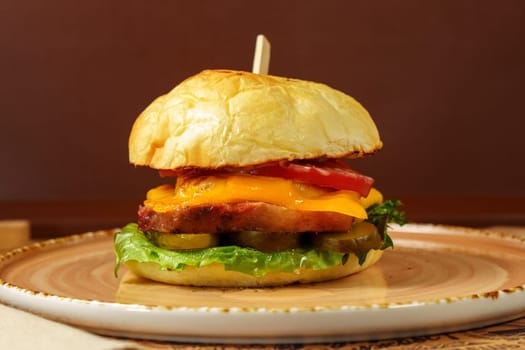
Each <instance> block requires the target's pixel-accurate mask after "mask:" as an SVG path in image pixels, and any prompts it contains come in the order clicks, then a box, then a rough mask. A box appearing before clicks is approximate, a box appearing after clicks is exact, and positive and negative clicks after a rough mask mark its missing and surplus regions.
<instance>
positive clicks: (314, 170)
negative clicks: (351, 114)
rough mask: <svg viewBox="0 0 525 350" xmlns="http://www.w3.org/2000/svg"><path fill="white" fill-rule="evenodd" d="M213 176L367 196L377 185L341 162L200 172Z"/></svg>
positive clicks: (166, 173) (172, 173)
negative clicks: (275, 179) (276, 180)
mask: <svg viewBox="0 0 525 350" xmlns="http://www.w3.org/2000/svg"><path fill="white" fill-rule="evenodd" d="M198 173H199V174H200V175H202V174H204V173H206V174H208V175H213V174H217V173H223V174H228V173H229V174H251V175H259V176H269V177H280V178H284V179H290V180H294V181H297V182H302V183H307V184H311V185H317V186H321V187H329V188H334V189H337V190H349V191H354V192H357V193H359V194H360V195H361V196H363V197H366V196H367V195H368V193H369V192H370V189H371V188H372V185H373V184H374V179H372V178H371V177H368V176H365V175H362V174H360V173H358V172H357V171H355V170H353V169H352V168H350V167H349V166H348V165H346V163H344V162H343V161H341V160H337V159H329V160H323V161H312V162H311V163H306V162H301V163H277V162H273V163H268V165H261V166H257V167H253V168H225V169H222V170H208V171H200V172H198ZM159 174H160V176H162V177H167V176H177V175H180V173H178V172H176V171H173V170H159Z"/></svg>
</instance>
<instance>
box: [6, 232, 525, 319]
mask: <svg viewBox="0 0 525 350" xmlns="http://www.w3.org/2000/svg"><path fill="white" fill-rule="evenodd" d="M119 230H120V228H111V229H105V230H95V231H88V232H84V233H78V234H72V235H68V236H62V237H57V238H51V239H47V240H43V241H39V242H33V243H30V244H26V245H24V246H21V247H18V248H14V249H11V250H9V251H6V252H3V253H0V272H1V271H2V268H3V267H4V266H5V265H6V264H8V263H9V261H10V260H15V259H16V258H17V257H18V256H20V255H21V254H27V253H30V252H31V251H36V250H45V249H53V248H56V247H57V248H60V247H61V246H67V245H69V244H81V243H82V242H84V241H87V240H93V239H103V238H109V237H110V236H111V235H114V234H115V233H116V232H118V231H119ZM433 230H439V231H440V232H432V231H433ZM389 231H394V232H399V233H411V234H422V235H426V234H438V235H439V234H453V233H454V234H458V233H460V234H465V235H478V236H485V237H490V238H497V239H505V240H511V241H518V242H520V243H521V244H524V245H525V237H523V236H519V235H516V234H506V233H502V232H499V231H496V230H490V229H479V228H473V227H463V226H454V225H445V224H427V223H408V224H405V225H402V226H401V225H398V224H392V225H389ZM415 231H417V232H415ZM1 289H4V290H5V289H11V290H14V291H17V292H18V293H23V294H29V295H33V296H42V297H53V298H55V299H59V300H61V301H63V302H67V303H77V304H79V303H82V304H98V305H105V306H111V307H123V308H124V309H126V307H128V306H133V308H134V309H137V308H143V309H144V310H164V311H170V312H172V311H187V310H192V311H194V312H215V311H217V310H219V311H224V310H225V309H227V310H228V312H238V313H246V312H248V313H250V312H252V313H253V312H271V313H278V312H282V313H289V312H290V311H293V312H307V313H309V312H312V311H317V312H318V311H345V312H346V311H348V310H368V309H376V308H381V309H383V308H386V309H388V308H398V307H414V306H419V305H421V304H425V305H432V304H441V303H443V302H446V303H454V302H459V301H463V300H472V299H497V298H500V297H502V296H503V295H506V294H512V293H516V292H523V293H524V294H525V283H524V284H521V285H518V286H514V287H511V288H505V289H498V290H494V291H488V292H483V293H473V294H465V295H462V296H454V297H447V298H441V299H428V300H426V299H421V300H412V301H406V302H389V303H381V304H378V303H371V304H363V305H340V306H333V307H332V306H313V307H304V308H301V307H290V308H278V307H275V308H273V307H254V308H247V307H213V306H212V307H207V306H201V307H191V306H168V305H146V304H128V303H119V302H117V301H101V300H96V299H82V298H74V297H67V296H59V295H54V294H49V293H46V292H42V291H38V290H31V289H27V288H23V287H20V286H17V285H14V284H12V283H9V282H7V281H5V280H3V279H2V277H1V276H0V290H1ZM1 297H2V295H1V294H0V301H1V300H2V298H1Z"/></svg>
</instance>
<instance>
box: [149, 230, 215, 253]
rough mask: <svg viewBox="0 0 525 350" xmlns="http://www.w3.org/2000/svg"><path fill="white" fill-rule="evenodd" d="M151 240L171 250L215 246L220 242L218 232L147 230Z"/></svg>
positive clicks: (158, 245)
mask: <svg viewBox="0 0 525 350" xmlns="http://www.w3.org/2000/svg"><path fill="white" fill-rule="evenodd" d="M146 235H147V236H148V238H149V240H150V241H151V242H152V243H153V244H155V245H156V246H157V247H160V248H164V249H169V250H189V249H202V248H209V247H214V246H216V245H217V244H218V243H219V237H218V235H216V234H209V233H162V232H156V231H150V232H147V233H146Z"/></svg>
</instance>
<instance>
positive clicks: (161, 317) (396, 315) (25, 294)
mask: <svg viewBox="0 0 525 350" xmlns="http://www.w3.org/2000/svg"><path fill="white" fill-rule="evenodd" d="M437 229H439V230H440V231H441V232H443V233H449V234H450V233H454V234H477V235H488V236H492V237H497V238H501V239H508V240H513V241H516V243H518V244H524V243H525V239H523V238H520V237H515V236H511V235H506V234H501V233H498V232H494V231H485V230H477V229H472V228H464V227H456V226H444V225H428V224H409V225H405V226H403V227H398V226H396V227H394V228H393V230H394V231H397V232H408V233H418V234H426V233H435V232H436V230H437ZM114 232H115V230H104V231H96V232H89V233H85V234H80V235H73V236H68V237H63V238H58V239H52V240H47V241H43V242H39V243H35V244H31V245H28V246H25V247H21V248H18V249H14V250H12V251H9V252H6V253H4V254H1V255H0V267H1V266H2V264H5V263H6V262H7V261H9V260H11V259H13V258H16V256H17V255H19V254H24V253H25V252H28V251H31V250H34V249H45V248H46V247H55V246H60V245H64V244H81V243H82V242H83V241H85V240H89V239H97V238H98V237H107V236H110V235H113V234H114ZM0 300H2V301H3V302H5V303H6V304H8V305H11V306H14V307H17V308H20V309H22V310H26V311H29V312H32V313H35V314H38V315H41V316H44V317H47V318H50V319H53V320H57V321H60V322H64V323H67V324H71V325H74V326H78V327H81V328H85V329H87V330H91V331H93V332H96V333H101V334H107V335H114V336H119V337H129V338H146V339H157V340H170V341H190V342H206V343H210V342H216V343H250V344H254V343H260V344H263V343H296V342H301V343H311V342H328V341H330V342H333V341H348V340H355V341H357V340H372V339H385V338H392V337H403V336H418V335H424V334H435V333H443V332H450V331H458V330H465V329H471V328H477V327H482V326H486V325H491V324H495V323H499V322H504V321H508V320H512V319H516V318H519V317H522V316H525V285H518V286H515V287H512V288H507V289H504V290H495V291H491V292H486V293H481V294H472V295H467V296H458V297H452V298H446V299H439V300H417V301H412V302H406V303H389V304H380V305H379V304H372V305H368V306H352V305H348V306H341V307H337V308H331V307H312V308H308V309H300V308H295V307H293V306H292V307H290V308H286V309H266V308H249V309H246V308H222V307H221V308H217V307H199V308H191V307H173V308H171V307H165V306H146V305H138V304H120V303H113V302H101V301H97V300H84V299H75V298H69V297H60V296H55V295H50V294H46V293H43V292H39V291H31V290H27V289H24V288H21V287H18V286H16V285H12V284H10V283H8V282H5V281H3V280H2V279H0Z"/></svg>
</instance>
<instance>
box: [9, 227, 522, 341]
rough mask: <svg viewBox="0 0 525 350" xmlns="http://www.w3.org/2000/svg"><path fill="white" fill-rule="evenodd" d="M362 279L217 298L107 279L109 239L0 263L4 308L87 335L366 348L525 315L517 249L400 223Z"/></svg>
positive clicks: (41, 248)
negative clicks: (358, 344) (363, 344)
mask: <svg viewBox="0 0 525 350" xmlns="http://www.w3.org/2000/svg"><path fill="white" fill-rule="evenodd" d="M390 233H391V236H392V238H393V240H394V243H395V249H393V250H390V249H389V250H387V251H386V252H385V254H384V255H383V258H382V259H381V260H380V261H379V262H378V263H377V264H376V265H375V266H372V267H371V268H369V269H368V270H365V271H364V272H362V273H359V274H356V275H353V276H349V277H347V278H343V279H339V280H335V281H330V282H324V283H316V284H310V285H292V286H288V287H281V288H255V289H254V288H247V289H215V288H196V287H180V286H171V285H165V284H161V283H155V282H150V281H147V280H144V279H141V278H138V277H136V276H134V275H133V274H131V273H130V272H128V271H126V269H125V268H121V270H120V271H119V274H118V276H119V277H118V278H116V277H115V275H114V261H115V258H114V255H113V234H114V231H99V232H94V233H86V234H83V235H75V236H69V237H65V238H60V239H56V240H49V241H45V242H42V243H37V244H33V245H30V246H26V247H24V248H20V249H16V250H13V251H11V252H8V253H5V254H3V255H0V300H3V301H4V302H5V303H6V304H10V305H13V306H16V307H18V308H20V309H24V310H27V311H30V312H33V313H36V314H39V315H43V316H45V317H47V318H51V319H54V320H58V321H61V322H65V323H69V324H72V325H75V326H79V327H82V328H85V329H88V330H91V331H94V332H98V333H102V334H110V335H118V336H123V337H133V338H150V339H162V340H173V341H192V342H207V343H210V342H221V343H228V342H230V343H242V342H245V343H252V344H253V343H277V342H280V343H285V342H303V343H304V342H324V341H343V340H365V339H366V340H370V339H381V338H388V337H400V336H415V335H422V334H431V333H441V332H448V331H457V330H462V329H468V328H474V327H480V326H485V325H489V324H493V323H497V322H502V321H506V320H510V319H514V318H518V317H521V316H524V315H525V292H524V285H525V269H523V266H525V241H524V240H522V239H519V238H513V237H509V236H505V235H500V234H497V233H493V232H484V231H477V230H473V229H467V228H459V227H446V226H432V225H414V224H410V225H405V226H403V227H397V226H396V227H395V228H393V229H392V230H391V232H390Z"/></svg>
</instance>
